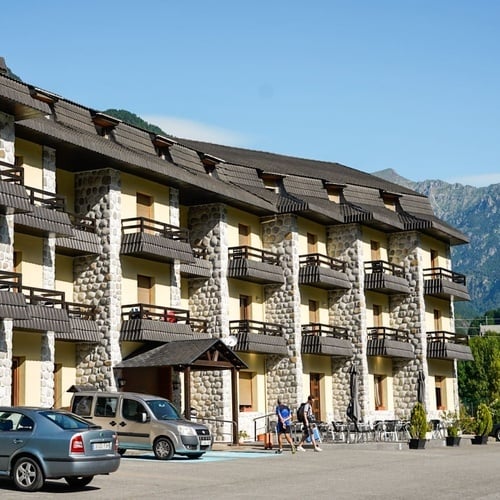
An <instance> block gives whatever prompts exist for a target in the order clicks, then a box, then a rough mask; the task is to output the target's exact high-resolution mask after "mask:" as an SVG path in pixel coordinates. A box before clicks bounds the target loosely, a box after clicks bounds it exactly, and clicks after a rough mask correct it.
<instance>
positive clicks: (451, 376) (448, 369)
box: [427, 359, 455, 410]
mask: <svg viewBox="0 0 500 500" xmlns="http://www.w3.org/2000/svg"><path fill="white" fill-rule="evenodd" d="M428 370H429V377H428V378H427V391H428V397H429V404H430V408H436V391H435V380H436V379H435V377H437V376H440V377H445V380H444V394H443V393H441V398H442V400H443V402H444V406H445V410H453V409H454V407H455V406H454V397H453V386H454V380H455V367H454V362H453V361H448V360H444V359H429V360H428Z"/></svg>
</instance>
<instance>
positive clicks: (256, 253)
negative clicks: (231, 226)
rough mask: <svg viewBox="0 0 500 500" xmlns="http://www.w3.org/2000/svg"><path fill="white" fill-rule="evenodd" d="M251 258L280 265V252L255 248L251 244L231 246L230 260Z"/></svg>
mask: <svg viewBox="0 0 500 500" xmlns="http://www.w3.org/2000/svg"><path fill="white" fill-rule="evenodd" d="M238 259H249V260H257V261H260V262H265V263H267V264H272V265H273V266H276V265H278V254H276V253H273V252H269V251H267V250H262V249H260V248H253V247H249V246H239V247H231V248H229V260H238Z"/></svg>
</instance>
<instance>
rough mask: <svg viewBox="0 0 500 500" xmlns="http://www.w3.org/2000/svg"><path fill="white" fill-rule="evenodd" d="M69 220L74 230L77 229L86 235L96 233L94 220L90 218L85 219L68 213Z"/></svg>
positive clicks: (82, 216)
mask: <svg viewBox="0 0 500 500" xmlns="http://www.w3.org/2000/svg"><path fill="white" fill-rule="evenodd" d="M68 215H69V219H70V221H71V224H72V225H73V227H74V228H75V229H79V230H80V231H85V232H87V233H95V232H96V227H97V226H96V220H95V219H93V218H91V217H86V216H84V215H78V214H74V213H71V212H68Z"/></svg>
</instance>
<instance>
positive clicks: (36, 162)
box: [15, 138, 43, 189]
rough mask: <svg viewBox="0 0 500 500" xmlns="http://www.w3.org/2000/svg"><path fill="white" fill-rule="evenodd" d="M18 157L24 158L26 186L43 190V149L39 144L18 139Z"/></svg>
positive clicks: (16, 146) (16, 145)
mask: <svg viewBox="0 0 500 500" xmlns="http://www.w3.org/2000/svg"><path fill="white" fill-rule="evenodd" d="M15 148H16V156H22V157H23V168H24V180H25V185H26V186H28V187H32V188H37V189H43V171H42V165H43V159H42V151H43V148H42V146H40V145H39V144H35V143H33V142H28V141H25V140H24V139H19V138H16V144H15Z"/></svg>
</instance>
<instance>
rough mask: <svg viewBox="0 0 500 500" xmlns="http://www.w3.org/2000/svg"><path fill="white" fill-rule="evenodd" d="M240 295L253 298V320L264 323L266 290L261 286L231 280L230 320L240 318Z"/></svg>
mask: <svg viewBox="0 0 500 500" xmlns="http://www.w3.org/2000/svg"><path fill="white" fill-rule="evenodd" d="M240 295H247V296H249V297H251V298H252V303H251V306H250V308H251V319H252V320H253V321H264V317H265V316H264V311H265V307H264V290H263V287H262V286H261V285H258V284H255V283H249V282H246V281H240V280H229V301H228V308H229V319H230V320H239V319H241V318H240Z"/></svg>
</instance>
